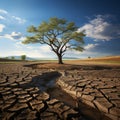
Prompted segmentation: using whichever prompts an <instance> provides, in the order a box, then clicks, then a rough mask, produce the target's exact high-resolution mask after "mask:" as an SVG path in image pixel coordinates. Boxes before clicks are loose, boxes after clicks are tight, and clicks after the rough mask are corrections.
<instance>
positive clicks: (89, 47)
mask: <svg viewBox="0 0 120 120" xmlns="http://www.w3.org/2000/svg"><path fill="white" fill-rule="evenodd" d="M96 46H98V44H88V45H86V46H84V49H85V50H91V49H93V48H95V47H96Z"/></svg>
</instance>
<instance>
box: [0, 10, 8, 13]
mask: <svg viewBox="0 0 120 120" xmlns="http://www.w3.org/2000/svg"><path fill="white" fill-rule="evenodd" d="M0 13H1V14H7V13H8V12H7V11H6V10H3V9H0Z"/></svg>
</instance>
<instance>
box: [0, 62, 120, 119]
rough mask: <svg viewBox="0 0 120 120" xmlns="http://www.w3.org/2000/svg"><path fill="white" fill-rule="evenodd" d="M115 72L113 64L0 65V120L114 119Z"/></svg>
mask: <svg viewBox="0 0 120 120" xmlns="http://www.w3.org/2000/svg"><path fill="white" fill-rule="evenodd" d="M119 72H120V69H119V67H113V66H112V67H109V66H104V67H103V66H77V65H76V66H75V65H74V66H73V65H64V66H63V65H61V66H58V65H56V64H43V63H42V64H32V65H30V64H28V65H24V64H21V63H17V64H0V119H1V120H110V119H113V120H115V119H116V120H117V119H119V116H118V114H117V113H118V112H119V110H120V107H119V105H120V104H119V103H120V101H119V100H120V96H119V91H118V90H120V83H119V80H120V79H119V78H120V75H119ZM113 74H114V75H113ZM109 82H110V83H111V85H109ZM96 91H97V92H98V91H101V93H102V95H103V94H104V95H103V96H100V95H101V94H100V93H99V92H98V93H97V92H96ZM78 93H79V94H78ZM80 93H81V94H80ZM107 93H109V94H107ZM116 93H117V94H116ZM90 96H93V98H91V97H90ZM90 98H91V99H90ZM99 100H102V103H105V101H106V100H107V102H108V103H107V102H106V104H104V105H105V106H107V107H103V106H102V105H101V104H99V103H100V102H98V101H99ZM92 104H93V105H95V106H97V109H96V108H95V107H94V106H92ZM114 109H117V113H116V112H115V111H114ZM94 114H96V116H95V115H94ZM107 114H109V116H110V117H107Z"/></svg>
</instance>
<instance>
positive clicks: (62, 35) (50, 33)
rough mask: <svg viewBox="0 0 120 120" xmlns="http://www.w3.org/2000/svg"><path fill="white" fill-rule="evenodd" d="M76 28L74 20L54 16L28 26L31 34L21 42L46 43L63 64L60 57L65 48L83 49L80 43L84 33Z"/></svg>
mask: <svg viewBox="0 0 120 120" xmlns="http://www.w3.org/2000/svg"><path fill="white" fill-rule="evenodd" d="M77 30H78V27H76V25H75V23H74V22H68V21H67V20H65V19H59V18H56V17H54V18H50V19H49V21H48V22H46V21H43V22H42V23H41V24H40V25H39V26H38V27H35V26H30V27H29V28H28V29H27V31H28V32H29V33H31V35H30V36H26V39H25V40H24V41H23V42H22V43H24V44H29V43H40V44H47V45H48V46H50V48H51V50H52V51H53V52H54V53H55V54H56V55H57V57H58V63H59V64H63V61H62V57H63V55H64V53H65V52H66V50H68V49H75V50H79V51H82V50H83V47H82V44H83V43H84V41H83V37H84V36H85V34H84V33H83V32H78V31H77Z"/></svg>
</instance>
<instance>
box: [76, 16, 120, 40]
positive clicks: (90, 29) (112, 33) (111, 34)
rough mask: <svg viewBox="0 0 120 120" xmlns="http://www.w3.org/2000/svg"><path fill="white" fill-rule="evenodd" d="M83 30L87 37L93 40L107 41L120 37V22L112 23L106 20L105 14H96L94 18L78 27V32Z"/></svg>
mask: <svg viewBox="0 0 120 120" xmlns="http://www.w3.org/2000/svg"><path fill="white" fill-rule="evenodd" d="M107 17H108V16H107ZM84 30H85V33H86V36H87V37H90V38H93V39H95V40H106V41H109V40H111V39H116V38H120V24H119V25H114V24H112V23H110V22H108V21H107V20H106V16H102V15H97V16H96V18H95V19H93V20H90V21H89V23H87V24H85V25H84V26H82V27H81V28H79V29H78V31H80V32H81V31H84Z"/></svg>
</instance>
